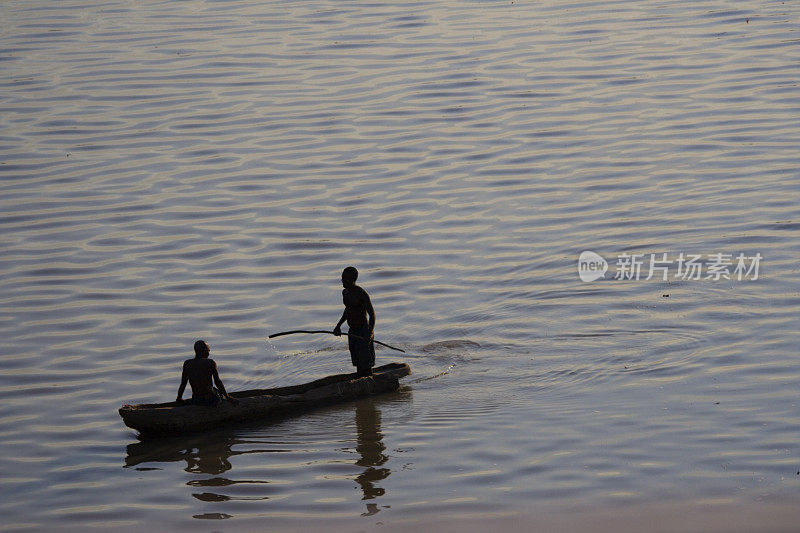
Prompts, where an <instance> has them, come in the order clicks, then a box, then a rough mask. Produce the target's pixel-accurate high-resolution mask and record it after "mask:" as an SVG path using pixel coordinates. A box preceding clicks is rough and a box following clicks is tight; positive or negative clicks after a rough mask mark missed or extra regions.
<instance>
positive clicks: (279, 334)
mask: <svg viewBox="0 0 800 533" xmlns="http://www.w3.org/2000/svg"><path fill="white" fill-rule="evenodd" d="M295 333H328V334H330V335H336V334H335V333H334V332H332V331H324V330H306V329H295V330H292V331H283V332H281V333H273V334H272V335H270V336H269V338H270V339H274V338H275V337H282V336H284V335H294V334H295ZM342 335H347V336H348V337H353V338H354V339H361V340H362V341H366V340H367V339H365V338H364V337H359V336H358V335H353V334H352V333H344V332H343V333H342ZM372 342H374V343H375V344H380V345H381V346H386V347H387V348H391V349H392V350H397V351H398V352H403V353H406V351H405V350H401V349H400V348H395V347H394V346H389V345H388V344H384V343H382V342H381V341H376V340H375V339H372Z"/></svg>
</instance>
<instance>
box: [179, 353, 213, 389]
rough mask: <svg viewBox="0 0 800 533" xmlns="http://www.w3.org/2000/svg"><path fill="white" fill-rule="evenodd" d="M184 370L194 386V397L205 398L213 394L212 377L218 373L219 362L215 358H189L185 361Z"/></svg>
mask: <svg viewBox="0 0 800 533" xmlns="http://www.w3.org/2000/svg"><path fill="white" fill-rule="evenodd" d="M183 371H184V372H185V373H186V376H187V377H188V378H189V384H190V385H191V386H192V398H203V397H208V396H210V395H211V386H212V379H213V378H214V375H215V374H216V373H217V364H216V363H215V362H214V360H213V359H208V358H198V357H195V358H194V359H187V360H186V361H184V363H183Z"/></svg>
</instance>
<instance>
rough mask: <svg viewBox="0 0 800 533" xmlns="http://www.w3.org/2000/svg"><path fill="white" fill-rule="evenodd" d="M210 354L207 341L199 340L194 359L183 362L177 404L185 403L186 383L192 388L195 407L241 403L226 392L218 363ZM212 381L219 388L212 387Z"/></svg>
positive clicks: (196, 344)
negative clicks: (227, 402) (218, 370)
mask: <svg viewBox="0 0 800 533" xmlns="http://www.w3.org/2000/svg"><path fill="white" fill-rule="evenodd" d="M209 353H211V350H210V348H209V347H208V343H206V341H203V340H199V341H197V342H195V343H194V354H195V355H194V359H187V360H186V361H184V362H183V372H182V374H181V385H180V387H178V398H177V399H176V400H175V401H176V402H178V403H183V391H184V390H185V389H186V383H187V382H188V383H189V384H191V386H192V399H191V400H190V403H191V404H193V405H206V406H211V407H215V406H217V405H219V404H220V403H221V402H222V400H223V399H227V400H229V401H230V402H231V403H232V404H234V405H237V404H238V403H239V400H237V399H235V398H231V397H230V396H228V393H227V392H226V391H225V385H223V384H222V380H221V379H220V378H219V373H218V372H217V363H216V362H215V361H214V360H213V359H209V358H208V355H209ZM212 379H213V380H214V383H215V384H216V385H217V388H214V387H212V386H211V380H212Z"/></svg>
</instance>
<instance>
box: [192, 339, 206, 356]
mask: <svg viewBox="0 0 800 533" xmlns="http://www.w3.org/2000/svg"><path fill="white" fill-rule="evenodd" d="M209 352H210V350H209V348H208V343H207V342H206V341H197V342H195V343H194V355H195V357H208V354H209Z"/></svg>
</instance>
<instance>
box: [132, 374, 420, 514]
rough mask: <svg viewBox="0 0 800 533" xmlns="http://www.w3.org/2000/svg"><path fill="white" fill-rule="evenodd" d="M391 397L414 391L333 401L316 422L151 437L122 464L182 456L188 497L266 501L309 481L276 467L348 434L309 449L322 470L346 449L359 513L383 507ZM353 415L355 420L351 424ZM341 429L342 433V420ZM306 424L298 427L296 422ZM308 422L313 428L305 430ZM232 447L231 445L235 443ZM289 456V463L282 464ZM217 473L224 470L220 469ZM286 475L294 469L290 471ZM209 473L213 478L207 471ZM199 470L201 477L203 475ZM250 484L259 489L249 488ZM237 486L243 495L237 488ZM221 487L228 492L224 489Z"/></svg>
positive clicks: (146, 464) (300, 463)
mask: <svg viewBox="0 0 800 533" xmlns="http://www.w3.org/2000/svg"><path fill="white" fill-rule="evenodd" d="M387 397H388V398H390V399H391V400H390V401H391V404H390V405H392V406H395V407H396V406H397V405H399V404H398V403H397V400H398V399H400V400H401V401H408V400H409V399H410V397H411V391H410V390H408V389H405V390H403V391H401V392H397V393H394V394H389V395H382V396H378V397H374V398H364V399H362V400H359V401H358V402H357V403H355V404H344V405H340V406H335V407H332V408H329V409H327V410H323V411H322V412H320V413H318V415H317V416H318V418H319V420H320V421H321V422H322V423H321V424H316V423H311V422H310V421H309V419H310V418H312V417H313V416H314V415H312V414H307V415H304V416H301V417H299V418H297V419H295V420H289V421H286V422H285V423H283V424H277V425H276V426H274V427H273V426H266V427H264V428H263V429H258V428H253V429H245V430H243V429H242V428H234V429H229V430H225V429H220V430H218V431H214V432H211V433H208V434H202V435H189V436H184V437H175V438H166V439H163V438H161V439H159V438H156V439H148V440H143V441H139V442H135V443H132V444H129V445H127V448H126V451H127V455H126V457H125V465H124V467H125V468H135V469H136V470H137V471H141V472H149V471H154V470H162V469H163V467H161V466H153V465H156V464H158V463H179V462H183V463H185V465H184V467H183V471H185V472H188V473H190V474H195V475H196V476H197V477H196V478H195V479H191V480H189V481H187V482H186V485H187V486H189V487H191V488H192V489H193V492H191V496H192V497H193V498H194V499H196V500H198V501H200V502H205V503H211V504H217V503H222V502H230V501H268V500H271V499H274V498H275V497H276V496H277V497H278V498H277V499H281V498H282V497H285V496H286V495H287V494H292V493H295V492H299V493H303V492H304V491H307V490H308V488H307V487H306V486H304V483H303V482H302V481H299V482H295V481H292V482H290V483H289V484H288V485H289V486H286V485H287V484H286V483H285V481H284V480H283V479H279V478H280V477H282V476H281V475H280V474H281V472H282V471H283V470H284V468H286V469H287V470H290V469H291V468H294V469H296V470H298V471H299V470H302V469H303V468H304V463H305V461H304V460H301V459H297V462H295V459H293V458H294V457H303V456H305V455H306V454H308V453H309V450H313V449H315V448H316V446H318V445H319V444H318V443H319V442H320V441H325V440H327V439H331V438H332V439H335V440H338V439H346V440H347V441H349V442H354V443H355V446H354V448H353V447H345V448H340V449H338V451H337V452H336V455H335V456H333V457H327V458H320V457H317V456H316V454H313V457H314V458H312V461H313V462H315V463H318V464H319V465H320V467H321V468H322V470H323V471H324V470H325V469H327V468H329V467H335V466H336V465H338V464H341V463H343V461H342V455H341V454H342V453H347V454H348V457H347V461H344V462H351V463H352V464H354V466H356V467H357V472H356V473H355V474H354V475H352V476H351V477H350V479H351V480H354V481H355V482H356V483H357V484H358V487H359V488H360V491H361V497H360V499H361V500H362V501H366V503H365V505H366V508H365V510H364V512H362V513H361V516H363V517H367V516H372V515H374V514H377V513H378V512H379V511H380V508H379V506H378V503H377V502H376V501H375V500H377V499H378V498H380V497H382V496H384V495H385V494H386V489H385V487H383V486H380V482H381V481H383V480H385V479H386V478H388V477H389V475H390V474H391V470H390V469H389V468H388V467H387V466H386V464H387V462H388V461H389V455H388V454H387V453H386V451H387V450H386V444H385V443H384V435H383V431H382V429H381V425H382V422H381V409H380V407H379V405H380V403H381V402H383V401H385V400H386V399H387ZM348 421H353V422H354V423H352V424H351V423H348ZM343 426H344V428H345V429H346V432H345V433H342V427H343ZM303 427H304V428H307V429H306V430H305V431H306V433H305V434H303V433H301V432H300V431H298V428H303ZM308 428H310V429H308ZM234 448H236V449H235V450H234ZM353 450H355V453H356V454H357V458H356V459H355V460H354V461H353V460H352V459H351V457H350V455H349V454H351V453H352V452H353ZM287 456H288V457H290V458H292V459H288V461H289V464H290V465H291V466H290V467H284V466H283V462H284V461H287V459H286V457H287ZM234 457H236V458H237V459H239V460H241V462H242V464H244V465H245V466H244V467H239V468H237V467H236V466H234V464H233V463H232V461H231V459H232V458H234ZM253 464H255V465H257V468H256V469H257V470H258V471H259V472H261V474H262V475H263V473H264V472H274V473H275V474H274V475H275V479H272V478H270V477H269V476H267V477H266V478H265V479H252V478H251V479H235V478H236V477H240V476H242V477H243V476H247V475H249V474H250V473H252V471H253V470H254V469H253V468H251V465H253ZM222 474H225V475H224V476H223V475H222ZM288 474H289V477H292V473H291V472H288ZM208 475H210V476H211V477H207V476H208ZM201 476H202V477H201ZM247 486H250V487H254V486H260V487H261V488H260V489H244V488H243V487H247ZM253 490H256V491H258V493H254V492H253ZM237 491H241V492H242V494H235V493H236V492H237ZM223 492H226V493H224V494H223ZM192 516H194V518H199V519H223V518H230V517H232V516H234V515H231V514H228V513H217V512H206V513H199V514H194V515H192Z"/></svg>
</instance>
